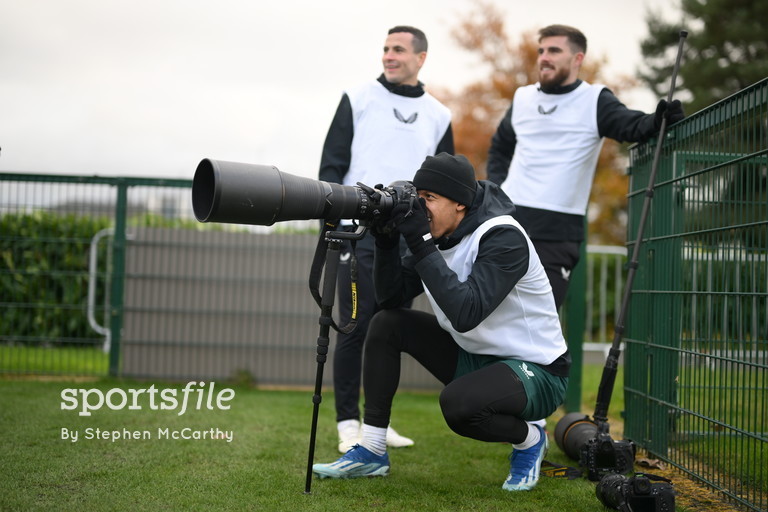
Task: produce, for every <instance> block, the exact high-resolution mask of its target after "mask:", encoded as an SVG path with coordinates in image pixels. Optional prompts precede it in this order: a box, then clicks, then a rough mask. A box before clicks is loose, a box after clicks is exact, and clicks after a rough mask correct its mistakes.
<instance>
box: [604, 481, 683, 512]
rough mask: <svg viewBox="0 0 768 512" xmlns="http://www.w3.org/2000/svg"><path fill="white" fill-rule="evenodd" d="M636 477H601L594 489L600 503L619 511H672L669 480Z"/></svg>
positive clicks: (672, 490) (672, 499) (672, 494)
mask: <svg viewBox="0 0 768 512" xmlns="http://www.w3.org/2000/svg"><path fill="white" fill-rule="evenodd" d="M655 479H658V480H661V481H652V480H651V478H649V477H648V475H644V474H637V475H635V476H633V477H631V478H627V477H626V476H624V475H617V474H610V475H605V476H604V477H603V478H601V479H600V482H598V484H597V487H595V494H596V495H597V499H598V500H600V503H602V504H603V505H605V506H606V507H608V508H612V509H614V510H620V511H622V512H674V510H675V490H674V489H673V487H672V484H671V483H670V482H669V480H667V479H665V478H661V477H655Z"/></svg>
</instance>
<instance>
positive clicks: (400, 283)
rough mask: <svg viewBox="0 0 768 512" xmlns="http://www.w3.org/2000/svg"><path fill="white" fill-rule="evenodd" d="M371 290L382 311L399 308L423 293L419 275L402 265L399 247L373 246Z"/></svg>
mask: <svg viewBox="0 0 768 512" xmlns="http://www.w3.org/2000/svg"><path fill="white" fill-rule="evenodd" d="M440 259H442V258H440ZM373 288H374V290H375V293H376V302H378V303H379V305H380V306H381V307H382V308H384V309H392V308H397V307H400V306H401V305H403V304H405V303H406V302H408V301H409V300H411V299H413V298H414V297H416V296H418V295H420V294H421V293H422V292H423V291H424V287H423V286H422V284H421V278H420V277H419V274H418V273H416V271H415V270H414V269H413V268H411V267H410V266H407V265H404V264H403V261H402V259H401V257H400V248H399V247H394V248H391V249H382V248H381V247H379V246H375V249H374V253H373Z"/></svg>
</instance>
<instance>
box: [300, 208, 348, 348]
mask: <svg viewBox="0 0 768 512" xmlns="http://www.w3.org/2000/svg"><path fill="white" fill-rule="evenodd" d="M338 226H339V221H338V220H337V221H327V220H326V221H323V224H322V227H321V229H320V237H319V238H318V240H317V247H316V248H315V255H314V257H313V258H312V267H311V268H310V270H309V291H310V293H311V294H312V298H313V299H315V302H316V303H317V305H318V306H320V308H321V309H322V307H323V305H322V302H323V297H322V295H321V294H320V278H321V277H322V275H323V269H324V268H325V264H326V261H327V258H328V246H329V244H330V241H329V240H328V237H327V236H326V234H327V233H328V232H331V231H335V230H336V229H337V228H338ZM350 246H351V249H352V250H351V251H350V258H349V271H350V276H351V286H352V314H351V317H350V320H349V323H347V325H345V326H343V327H339V326H337V325H336V322H335V321H334V320H333V319H331V320H330V324H331V327H332V328H333V329H334V330H335V331H336V332H340V333H342V334H349V333H350V332H352V331H353V330H354V329H355V327H357V257H356V256H355V246H356V242H355V240H354V239H353V240H350ZM337 256H338V253H337Z"/></svg>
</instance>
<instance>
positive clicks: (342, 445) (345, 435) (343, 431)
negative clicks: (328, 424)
mask: <svg viewBox="0 0 768 512" xmlns="http://www.w3.org/2000/svg"><path fill="white" fill-rule="evenodd" d="M336 428H337V430H338V431H339V451H340V452H341V453H347V452H348V451H349V450H351V449H352V447H353V446H355V445H356V444H358V443H360V421H358V420H344V421H340V422H338V423H337V424H336Z"/></svg>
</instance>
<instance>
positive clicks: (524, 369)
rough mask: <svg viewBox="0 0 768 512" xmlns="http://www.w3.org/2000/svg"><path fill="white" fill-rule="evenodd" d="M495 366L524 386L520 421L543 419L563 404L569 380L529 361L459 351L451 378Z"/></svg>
mask: <svg viewBox="0 0 768 512" xmlns="http://www.w3.org/2000/svg"><path fill="white" fill-rule="evenodd" d="M494 363H504V364H506V365H507V366H509V367H510V368H511V369H512V371H513V372H515V374H517V376H518V377H519V378H520V382H522V383H523V387H524V388H525V394H526V396H527V397H528V403H527V404H526V406H525V409H524V410H523V413H522V414H521V415H520V418H521V419H524V420H526V421H536V420H540V419H544V418H546V417H547V416H549V415H550V414H552V413H553V412H555V409H557V408H558V407H559V406H560V405H561V404H562V403H563V401H564V400H565V391H566V389H567V388H568V377H558V376H557V375H553V374H551V373H549V372H548V371H546V370H544V369H542V368H541V366H539V365H538V364H536V363H530V362H528V361H518V360H517V359H501V358H500V357H496V356H486V355H479V354H470V353H468V352H466V351H464V350H462V349H459V360H458V363H457V365H456V373H455V374H454V376H453V378H454V379H456V378H458V377H461V376H462V375H466V374H467V373H470V372H474V371H476V370H479V369H481V368H485V367H486V366H490V365H492V364H494Z"/></svg>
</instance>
